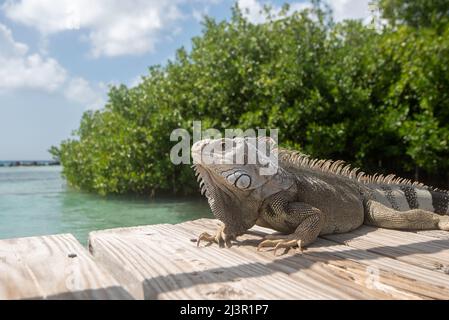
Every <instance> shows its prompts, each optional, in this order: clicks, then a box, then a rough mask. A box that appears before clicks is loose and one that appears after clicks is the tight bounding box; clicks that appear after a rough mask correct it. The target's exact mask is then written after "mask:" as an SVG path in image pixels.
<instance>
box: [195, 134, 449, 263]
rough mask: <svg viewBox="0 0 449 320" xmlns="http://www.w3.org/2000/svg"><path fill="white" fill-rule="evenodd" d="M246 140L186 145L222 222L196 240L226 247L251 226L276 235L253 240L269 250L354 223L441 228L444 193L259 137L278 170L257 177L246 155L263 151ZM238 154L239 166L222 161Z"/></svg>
mask: <svg viewBox="0 0 449 320" xmlns="http://www.w3.org/2000/svg"><path fill="white" fill-rule="evenodd" d="M248 141H249V140H248V139H244V138H234V139H227V138H225V139H215V140H210V139H206V140H201V141H198V142H196V143H195V144H194V145H193V146H192V157H193V161H194V168H195V171H196V173H197V174H198V180H199V181H200V186H201V189H202V192H203V193H205V195H206V197H207V199H208V203H209V205H210V207H211V210H212V213H213V214H214V216H215V217H216V218H217V219H219V220H220V221H221V222H222V226H220V227H219V229H218V230H217V233H216V234H215V235H210V234H208V233H206V232H204V233H202V234H201V235H200V236H199V238H198V242H197V244H198V245H199V244H200V242H201V241H203V240H205V241H208V242H211V243H213V242H215V243H218V244H219V245H220V246H224V244H226V246H227V247H230V246H231V240H235V239H236V237H237V236H240V235H242V234H244V233H245V232H246V231H247V230H248V229H250V228H251V227H253V226H254V225H259V226H263V227H268V228H271V229H274V230H277V231H279V232H281V233H282V234H281V235H269V236H267V237H265V239H263V240H262V241H261V242H260V243H259V246H258V250H259V249H260V248H262V247H274V254H276V250H277V249H280V248H285V250H286V251H288V250H289V249H290V248H299V249H300V250H302V248H304V247H305V246H307V245H309V244H311V243H312V242H313V241H315V239H316V238H317V237H318V236H319V235H325V234H332V233H343V232H349V231H351V230H354V229H356V228H358V227H360V226H361V225H362V224H367V225H372V226H376V227H382V228H391V229H401V230H425V229H441V230H446V231H449V206H448V204H449V192H448V191H443V190H438V189H435V188H432V187H428V186H425V185H423V184H421V183H418V182H412V181H410V180H406V179H403V178H399V177H396V176H395V175H387V176H384V175H377V174H376V175H367V174H365V173H363V172H361V171H359V169H358V168H351V167H350V166H349V165H346V164H345V163H344V162H343V161H332V160H317V159H313V158H310V157H309V156H307V155H304V154H302V153H299V152H295V151H290V150H286V149H281V148H278V147H277V146H276V144H275V143H274V141H273V140H272V139H270V138H266V139H265V141H268V146H269V148H270V150H271V152H275V153H276V152H277V155H278V167H277V170H276V172H275V173H274V174H273V175H261V174H260V173H259V169H260V167H261V164H260V162H257V161H256V163H254V162H253V163H250V161H247V160H248V155H250V153H251V152H257V153H258V155H259V156H261V157H264V155H266V152H261V150H259V149H258V145H259V142H260V141H261V140H260V138H259V139H256V141H258V142H257V143H249V142H248ZM228 146H232V147H230V148H229V147H228ZM206 147H207V148H206ZM206 149H207V150H208V152H204V151H205V150H206ZM264 151H266V150H264ZM239 152H240V154H242V153H243V154H244V161H243V162H242V163H241V164H234V163H233V162H235V161H229V159H234V160H235V158H236V156H237V154H238V153H239ZM205 158H206V160H208V161H205ZM211 160H213V161H211ZM265 160H267V159H265ZM211 162H215V163H211Z"/></svg>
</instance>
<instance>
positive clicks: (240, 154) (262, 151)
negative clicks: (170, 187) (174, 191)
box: [192, 138, 291, 233]
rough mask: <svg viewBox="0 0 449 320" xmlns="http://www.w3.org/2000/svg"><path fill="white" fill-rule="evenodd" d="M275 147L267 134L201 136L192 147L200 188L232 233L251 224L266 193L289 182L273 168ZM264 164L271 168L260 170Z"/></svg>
mask: <svg viewBox="0 0 449 320" xmlns="http://www.w3.org/2000/svg"><path fill="white" fill-rule="evenodd" d="M276 148H277V146H276V144H275V142H274V140H272V139H269V138H258V139H256V138H234V139H229V138H223V139H214V140H211V139H205V140H201V141H199V142H196V143H195V144H194V145H193V147H192V157H193V162H194V165H195V170H196V171H197V173H198V174H199V179H200V180H201V182H200V185H201V190H202V192H203V193H205V195H206V197H207V199H208V202H209V205H210V207H211V209H212V212H213V214H214V215H215V217H216V218H217V219H219V220H221V221H223V222H224V223H225V225H226V224H228V225H231V226H234V228H235V229H236V230H233V232H235V233H243V232H244V231H246V230H247V229H249V228H251V227H252V226H253V225H254V224H255V222H256V220H257V218H258V216H259V207H260V205H261V204H262V202H263V201H264V199H265V198H266V197H268V196H270V195H272V194H274V193H277V192H279V191H281V190H283V189H284V188H288V187H289V186H291V182H289V181H287V180H288V179H285V177H283V176H282V174H281V173H280V171H279V170H281V169H279V168H277V157H275V155H276V151H277V149H276ZM273 161H276V163H273ZM268 166H271V169H273V168H274V169H275V170H274V171H272V172H271V174H263V173H264V168H265V169H266V168H267V167H268ZM266 171H267V170H266ZM261 173H262V174H261Z"/></svg>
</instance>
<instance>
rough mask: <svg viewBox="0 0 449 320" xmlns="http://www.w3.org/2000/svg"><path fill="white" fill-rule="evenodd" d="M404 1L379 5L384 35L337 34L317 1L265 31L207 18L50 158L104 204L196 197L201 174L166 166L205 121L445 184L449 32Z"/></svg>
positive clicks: (238, 20) (338, 28) (364, 30)
mask: <svg viewBox="0 0 449 320" xmlns="http://www.w3.org/2000/svg"><path fill="white" fill-rule="evenodd" d="M407 2H410V3H412V2H413V1H412V0H410V1H406V0H402V1H399V0H398V1H380V2H379V4H380V9H381V10H383V11H382V12H383V17H384V18H386V19H388V20H387V24H384V26H383V27H382V28H377V29H376V28H373V27H372V26H371V25H364V24H362V23H361V22H358V21H344V22H343V23H338V24H336V23H334V22H333V21H332V19H331V16H330V14H329V13H328V12H326V11H324V10H321V9H320V5H319V4H317V5H316V6H315V7H314V8H313V9H308V10H304V11H302V12H297V13H295V14H293V15H290V16H282V17H281V18H278V19H274V18H272V19H268V21H267V22H266V23H264V24H257V25H256V24H252V23H250V22H248V21H247V20H245V19H244V17H243V16H242V14H241V12H240V11H239V10H238V9H237V8H234V9H233V16H232V19H231V20H230V21H223V22H216V21H214V20H212V19H209V18H206V19H205V21H204V22H203V24H204V27H203V32H202V34H201V36H199V37H195V38H193V39H192V49H191V51H190V52H187V51H186V50H184V49H182V48H181V49H179V50H178V52H177V54H176V58H175V59H174V61H169V62H168V64H167V65H166V66H163V67H162V66H155V67H151V68H150V70H149V74H148V75H146V76H144V77H143V81H142V83H141V84H139V85H138V86H136V87H133V88H127V87H125V86H123V85H122V86H119V87H112V88H111V90H110V92H109V101H108V103H107V105H106V106H105V108H104V110H101V111H95V112H86V113H85V114H84V116H83V119H82V121H81V124H80V127H79V129H78V130H77V131H76V132H75V136H74V137H73V138H72V139H69V140H66V141H63V142H62V144H61V146H60V147H59V150H53V152H54V153H55V154H57V156H58V158H59V159H60V160H61V162H62V164H63V166H64V169H63V174H64V175H65V177H66V178H67V180H68V181H69V183H70V184H71V185H73V186H75V187H78V188H81V189H85V190H89V191H93V192H97V193H100V194H108V193H145V194H149V193H152V194H153V193H154V192H171V193H177V194H191V193H195V192H197V190H198V187H197V184H196V180H195V179H194V176H193V172H192V169H191V168H190V167H189V166H186V165H184V166H182V165H181V166H175V165H173V164H172V163H171V162H170V159H169V153H170V149H171V147H172V146H173V145H174V143H173V142H170V139H169V136H170V133H171V131H172V130H173V129H175V128H186V129H188V130H191V129H192V121H193V120H201V121H202V122H203V128H207V127H213V128H216V129H219V130H222V129H224V128H237V127H238V128H243V129H246V128H278V129H279V130H280V137H279V141H280V143H281V145H284V146H290V147H294V148H297V149H301V150H303V151H304V152H306V153H309V154H311V155H313V156H316V157H321V158H332V159H343V160H346V161H349V162H350V163H353V164H354V165H357V166H362V167H363V168H364V169H366V171H368V172H379V171H380V172H397V173H399V174H401V175H405V176H411V177H413V176H414V177H417V178H424V179H425V180H429V181H432V182H435V183H436V184H439V183H440V184H441V183H442V184H445V183H447V179H448V174H447V172H449V171H448V169H449V160H448V159H449V146H448V140H449V124H448V122H449V72H448V68H449V28H448V26H449V24H448V23H447V19H446V20H444V19H438V21H437V22H435V21H436V20H435V19H433V18H432V17H434V16H438V10H440V9H439V8H440V7H439V6H438V5H436V6H435V8H436V9H435V10H436V11H435V10H434V11H432V12H434V13H433V15H432V16H431V17H430V18H421V20H420V19H418V18H416V17H415V18H414V17H413V12H412V11H410V10H411V9H410V6H406V5H404V3H407ZM437 2H438V1H437ZM437 4H439V3H437ZM395 6H396V7H395ZM417 7H418V8H419V6H417ZM442 7H444V6H442ZM395 8H396V9H395ZM404 8H406V9H407V10H405V9H404ZM401 10H402V11H401ZM404 10H405V11H404ZM441 10H446V9H445V8H443V9H441ZM285 12H287V10H285ZM404 12H405V13H404ZM435 12H436V13H435ZM418 13H419V12H418ZM418 13H417V14H418ZM268 15H269V13H268ZM410 21H411V22H410ZM420 21H424V22H422V23H421V22H420ZM443 22H444V23H443ZM446 187H447V186H446Z"/></svg>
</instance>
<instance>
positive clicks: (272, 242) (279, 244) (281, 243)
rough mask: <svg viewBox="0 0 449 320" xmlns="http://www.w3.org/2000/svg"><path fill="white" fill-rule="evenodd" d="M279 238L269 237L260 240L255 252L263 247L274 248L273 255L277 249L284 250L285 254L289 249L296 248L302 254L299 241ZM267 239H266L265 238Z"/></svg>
mask: <svg viewBox="0 0 449 320" xmlns="http://www.w3.org/2000/svg"><path fill="white" fill-rule="evenodd" d="M280 237H281V236H276V237H274V236H273V237H270V238H271V239H265V240H262V241H261V242H260V243H259V245H258V246H257V251H259V250H260V249H261V248H263V247H274V251H273V253H274V255H276V252H277V250H278V249H281V248H285V251H284V254H285V253H287V252H288V251H289V250H290V249H291V248H295V247H298V249H299V251H300V252H302V247H301V240H297V239H288V238H287V236H284V238H280ZM267 238H268V237H267Z"/></svg>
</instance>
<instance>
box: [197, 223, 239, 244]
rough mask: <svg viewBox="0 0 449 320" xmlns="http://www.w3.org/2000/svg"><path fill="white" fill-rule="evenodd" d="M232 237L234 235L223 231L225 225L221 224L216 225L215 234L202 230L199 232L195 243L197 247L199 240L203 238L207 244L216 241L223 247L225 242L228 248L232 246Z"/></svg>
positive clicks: (233, 237)
mask: <svg viewBox="0 0 449 320" xmlns="http://www.w3.org/2000/svg"><path fill="white" fill-rule="evenodd" d="M234 239H235V236H230V235H227V234H226V233H225V225H222V226H220V227H218V230H217V232H216V233H215V235H210V234H209V233H207V232H203V233H202V234H200V236H199V237H198V240H197V242H196V245H197V247H199V245H200V242H201V241H203V240H204V241H207V242H209V244H211V243H217V244H218V245H219V246H220V248H223V247H224V245H225V244H226V246H227V247H228V248H230V247H232V244H231V240H234Z"/></svg>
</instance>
